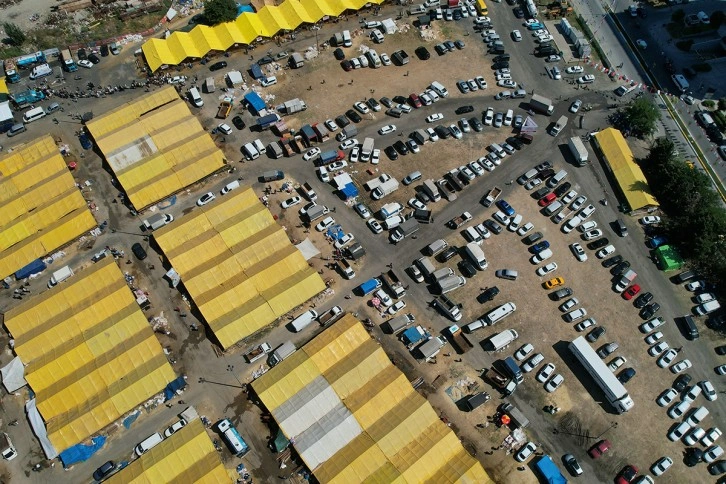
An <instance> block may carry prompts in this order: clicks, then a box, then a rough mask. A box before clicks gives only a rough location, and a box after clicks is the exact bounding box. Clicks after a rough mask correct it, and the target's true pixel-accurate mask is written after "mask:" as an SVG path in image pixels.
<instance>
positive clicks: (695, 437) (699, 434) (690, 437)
mask: <svg viewBox="0 0 726 484" xmlns="http://www.w3.org/2000/svg"><path fill="white" fill-rule="evenodd" d="M685 423H687V422H685ZM705 435H706V431H705V430H703V429H702V428H701V427H695V428H693V429H691V431H690V432H687V433H686V435H685V436H684V437H683V443H684V444H686V445H696V444H697V443H698V441H699V440H701V439H702V438H703V437H704V436H705Z"/></svg>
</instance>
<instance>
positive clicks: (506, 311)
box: [484, 302, 517, 326]
mask: <svg viewBox="0 0 726 484" xmlns="http://www.w3.org/2000/svg"><path fill="white" fill-rule="evenodd" d="M516 310H517V306H515V304H514V303H513V302H508V303H506V304H502V305H501V306H499V307H498V308H496V309H495V310H493V311H490V312H488V313H487V314H486V316H484V320H485V321H486V323H487V326H494V325H495V324H497V323H498V322H499V321H501V320H502V319H504V318H506V317H507V316H509V315H510V314H512V313H514V311H516Z"/></svg>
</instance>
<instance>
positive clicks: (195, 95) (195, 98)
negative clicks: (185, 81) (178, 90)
mask: <svg viewBox="0 0 726 484" xmlns="http://www.w3.org/2000/svg"><path fill="white" fill-rule="evenodd" d="M189 100H190V101H191V102H192V104H193V105H195V106H196V107H198V108H201V107H202V106H204V100H202V96H200V95H199V89H197V88H196V87H193V88H191V89H189Z"/></svg>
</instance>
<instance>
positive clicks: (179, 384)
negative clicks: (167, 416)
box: [164, 376, 187, 402]
mask: <svg viewBox="0 0 726 484" xmlns="http://www.w3.org/2000/svg"><path fill="white" fill-rule="evenodd" d="M185 386H187V381H186V380H185V379H184V377H183V376H180V377H179V378H177V379H176V380H172V381H171V382H170V383H169V384H168V385H167V386H166V388H165V389H164V401H166V402H168V401H169V400H171V399H172V398H174V397H175V396H176V391H177V390H181V389H182V388H184V387H185Z"/></svg>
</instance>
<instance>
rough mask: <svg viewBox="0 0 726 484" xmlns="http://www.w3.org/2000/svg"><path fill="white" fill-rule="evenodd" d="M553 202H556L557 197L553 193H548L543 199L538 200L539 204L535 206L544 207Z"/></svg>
mask: <svg viewBox="0 0 726 484" xmlns="http://www.w3.org/2000/svg"><path fill="white" fill-rule="evenodd" d="M555 200H557V195H555V194H554V193H548V194H547V195H545V196H544V197H542V198H540V199H539V202H537V204H538V205H539V206H540V207H546V206H547V205H549V204H550V203H552V202H554V201H555Z"/></svg>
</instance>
